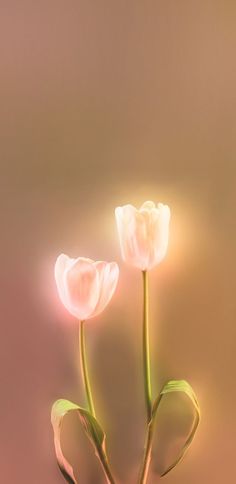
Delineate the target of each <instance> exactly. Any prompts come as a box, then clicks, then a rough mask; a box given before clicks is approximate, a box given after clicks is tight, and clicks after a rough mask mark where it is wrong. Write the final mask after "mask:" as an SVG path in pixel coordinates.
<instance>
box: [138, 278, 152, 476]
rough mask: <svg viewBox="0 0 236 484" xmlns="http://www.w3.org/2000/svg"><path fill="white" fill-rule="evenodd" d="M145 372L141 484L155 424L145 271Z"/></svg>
mask: <svg viewBox="0 0 236 484" xmlns="http://www.w3.org/2000/svg"><path fill="white" fill-rule="evenodd" d="M143 373H144V392H145V401H146V409H147V434H146V442H145V449H144V456H143V462H142V467H141V472H140V477H139V484H146V482H147V477H148V471H149V466H150V461H151V451H152V441H153V426H154V420H153V419H152V387H151V369H150V347H149V290H148V274H147V271H143Z"/></svg>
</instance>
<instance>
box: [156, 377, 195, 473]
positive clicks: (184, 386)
mask: <svg viewBox="0 0 236 484" xmlns="http://www.w3.org/2000/svg"><path fill="white" fill-rule="evenodd" d="M173 392H180V393H185V395H187V396H188V397H189V399H190V400H191V402H192V404H193V408H194V413H195V415H194V420H193V424H192V428H191V430H190V432H189V435H188V437H187V439H186V441H185V443H184V445H183V447H182V450H181V451H180V453H179V455H178V457H177V459H176V460H175V461H174V462H173V463H172V464H171V465H170V466H169V467H168V468H167V469H166V470H165V471H164V472H163V473H162V474H161V477H163V476H165V475H166V474H168V472H170V471H171V470H172V469H174V467H176V465H177V464H178V463H179V462H180V461H181V460H182V459H183V457H184V455H185V453H186V452H187V450H188V448H189V446H190V444H191V442H192V440H193V438H194V436H195V433H196V430H197V428H198V425H199V422H200V407H199V404H198V401H197V397H196V395H195V393H194V391H193V389H192V387H191V385H189V383H188V382H187V381H185V380H170V381H169V382H168V383H166V384H165V385H164V387H163V388H162V390H161V392H160V394H159V395H158V398H157V399H156V400H155V402H154V405H153V410H152V421H153V420H154V419H155V416H156V413H157V410H158V407H159V405H160V403H161V400H162V398H163V397H164V395H167V394H168V393H173Z"/></svg>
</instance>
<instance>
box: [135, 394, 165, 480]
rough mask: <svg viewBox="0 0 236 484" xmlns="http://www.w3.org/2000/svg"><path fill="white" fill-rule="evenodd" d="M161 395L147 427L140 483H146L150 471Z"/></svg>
mask: <svg viewBox="0 0 236 484" xmlns="http://www.w3.org/2000/svg"><path fill="white" fill-rule="evenodd" d="M161 397H162V396H161V395H159V397H158V400H157V402H156V404H155V408H154V409H153V412H152V418H151V420H150V422H149V424H148V427H147V434H146V442H145V449H144V456H143V462H142V467H141V471H140V477H139V484H146V483H147V477H148V471H149V467H150V462H151V452H152V443H153V432H154V425H155V416H156V410H157V407H158V405H159V403H160V401H161Z"/></svg>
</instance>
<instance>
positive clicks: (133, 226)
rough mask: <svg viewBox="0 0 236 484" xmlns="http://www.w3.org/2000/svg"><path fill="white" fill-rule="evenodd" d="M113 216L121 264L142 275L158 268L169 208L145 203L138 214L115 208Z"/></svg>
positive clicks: (126, 207) (164, 245)
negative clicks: (138, 270)
mask: <svg viewBox="0 0 236 484" xmlns="http://www.w3.org/2000/svg"><path fill="white" fill-rule="evenodd" d="M115 215H116V222H117V228H118V234H119V240H120V246H121V253H122V258H123V260H124V261H125V262H127V263H128V264H130V265H132V266H134V267H137V268H138V269H141V270H142V271H146V270H148V269H152V268H153V267H155V266H156V265H157V264H159V262H161V260H162V259H163V258H164V256H165V254H166V251H167V246H168V239H169V221H170V209H169V207H168V206H167V205H163V204H162V203H158V204H157V206H156V205H155V203H154V202H149V201H147V202H145V203H144V204H143V205H142V206H141V208H140V209H139V210H138V209H136V208H135V207H134V206H133V205H124V206H123V207H117V208H116V210H115Z"/></svg>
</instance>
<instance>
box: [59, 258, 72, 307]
mask: <svg viewBox="0 0 236 484" xmlns="http://www.w3.org/2000/svg"><path fill="white" fill-rule="evenodd" d="M73 262H74V259H71V258H70V257H68V255H66V254H60V255H59V257H58V258H57V260H56V264H55V279H56V285H57V290H58V293H59V296H60V298H61V301H62V303H63V304H64V305H66V301H67V298H66V290H65V285H64V273H65V271H66V269H67V267H68V266H69V265H70V264H72V263H73Z"/></svg>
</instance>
